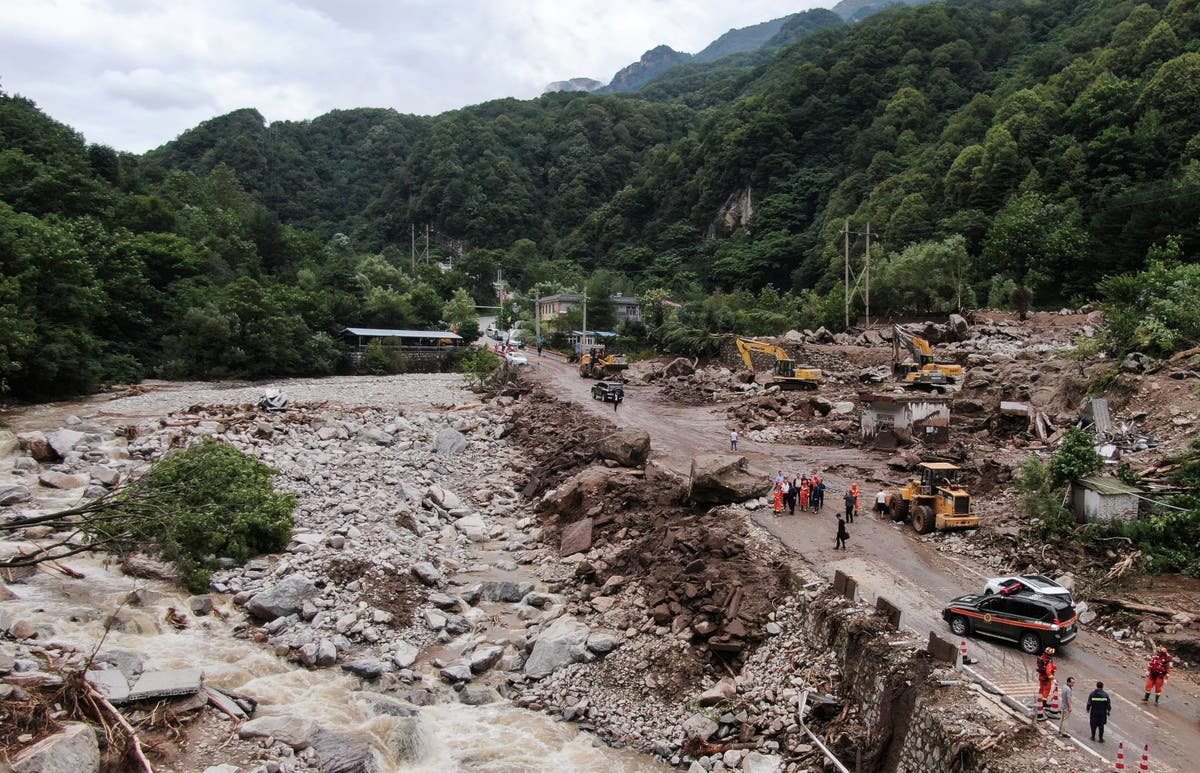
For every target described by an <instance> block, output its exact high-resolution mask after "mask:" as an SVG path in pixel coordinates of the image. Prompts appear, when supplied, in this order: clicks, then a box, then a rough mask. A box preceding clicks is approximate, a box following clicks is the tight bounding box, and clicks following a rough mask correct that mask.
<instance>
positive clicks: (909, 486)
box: [887, 462, 979, 534]
mask: <svg viewBox="0 0 1200 773" xmlns="http://www.w3.org/2000/svg"><path fill="white" fill-rule="evenodd" d="M918 469H919V470H920V472H921V477H920V478H912V479H911V480H909V482H908V483H906V484H905V485H904V486H903V487H902V488H900V489H898V490H896V491H890V492H888V495H887V511H888V517H890V518H891V519H892V520H893V521H905V520H907V521H909V522H911V523H912V527H913V529H914V530H915V531H916V532H917V533H918V534H928V533H929V532H931V531H933V530H934V529H937V530H938V531H942V530H945V529H974V528H977V527H978V526H979V516H977V515H975V514H974V513H973V512H972V511H971V494H970V492H968V491H967V487H966V486H965V485H963V484H961V483H960V482H959V479H958V476H959V468H958V466H957V465H953V464H947V463H945V462H921V464H920V465H918Z"/></svg>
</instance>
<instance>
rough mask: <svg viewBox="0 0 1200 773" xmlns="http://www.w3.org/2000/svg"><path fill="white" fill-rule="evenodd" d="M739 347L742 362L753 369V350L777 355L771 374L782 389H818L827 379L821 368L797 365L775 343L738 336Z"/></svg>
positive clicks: (773, 380)
mask: <svg viewBox="0 0 1200 773" xmlns="http://www.w3.org/2000/svg"><path fill="white" fill-rule="evenodd" d="M736 340H737V348H738V351H739V352H741V355H742V362H744V363H746V368H747V369H749V370H751V371H753V370H754V362H753V361H752V360H751V359H750V353H751V352H760V353H762V354H770V355H772V356H773V357H775V371H774V373H772V374H771V382H772V383H774V384H778V385H779V388H780V389H816V388H817V387H819V386H821V383H822V382H823V381H824V380H825V374H824V373H822V372H821V370H820V368H814V367H812V366H810V365H799V366H798V365H796V361H795V360H793V359H792V358H791V357H788V355H787V352H785V351H784V350H783V349H781V348H779V347H778V346H775V345H774V344H768V343H763V342H762V341H755V340H754V339H752V338H738V339H736Z"/></svg>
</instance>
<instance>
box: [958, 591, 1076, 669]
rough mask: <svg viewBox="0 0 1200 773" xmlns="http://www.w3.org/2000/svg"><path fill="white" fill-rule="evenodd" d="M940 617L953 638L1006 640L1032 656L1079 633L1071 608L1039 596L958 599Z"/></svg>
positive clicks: (1058, 598)
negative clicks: (980, 637) (970, 636)
mask: <svg viewBox="0 0 1200 773" xmlns="http://www.w3.org/2000/svg"><path fill="white" fill-rule="evenodd" d="M942 617H943V618H944V619H945V620H946V622H947V623H949V624H950V630H951V631H953V632H954V634H955V635H956V636H966V635H967V634H968V633H971V634H979V635H980V636H991V637H994V638H997V639H1007V640H1008V641H1011V642H1014V643H1016V645H1017V646H1018V647H1020V648H1021V651H1022V652H1027V653H1029V654H1031V655H1033V654H1036V653H1039V652H1041V651H1042V650H1043V649H1044V648H1046V647H1058V646H1061V645H1063V644H1066V643H1067V642H1069V641H1071V640H1072V639H1074V638H1075V635H1076V634H1077V633H1078V632H1079V631H1078V627H1077V625H1076V623H1077V621H1078V617H1079V616H1078V615H1077V614H1076V613H1075V607H1074V605H1072V604H1071V602H1070V601H1068V600H1066V599H1064V598H1062V597H1061V596H1045V595H1042V594H1040V593H1028V592H1021V593H1013V594H1010V595H992V596H978V595H975V594H970V595H967V596H959V597H958V598H956V599H954V600H953V601H951V602H950V603H949V604H948V605H947V606H946V608H945V609H943V610H942Z"/></svg>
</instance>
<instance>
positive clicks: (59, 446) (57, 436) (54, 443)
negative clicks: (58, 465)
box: [46, 429, 84, 458]
mask: <svg viewBox="0 0 1200 773" xmlns="http://www.w3.org/2000/svg"><path fill="white" fill-rule="evenodd" d="M83 438H84V434H83V433H82V432H76V431H75V430H73V429H56V430H55V431H53V432H51V433H50V434H49V435H47V436H46V442H47V443H49V444H50V447H51V448H53V449H54V453H55V454H57V455H58V456H59V458H62V457H65V456H66V455H67V454H69V453H71V451H72V450H74V448H75V446H77V445H79V444H80V443H81V442H83Z"/></svg>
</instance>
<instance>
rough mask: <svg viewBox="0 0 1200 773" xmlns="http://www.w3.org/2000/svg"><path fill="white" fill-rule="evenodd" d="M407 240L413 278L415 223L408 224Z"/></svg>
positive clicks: (415, 268) (415, 256)
mask: <svg viewBox="0 0 1200 773" xmlns="http://www.w3.org/2000/svg"><path fill="white" fill-rule="evenodd" d="M408 238H409V246H408V259H409V262H410V263H411V264H412V272H413V276H416V275H417V224H416V223H409V224H408Z"/></svg>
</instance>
